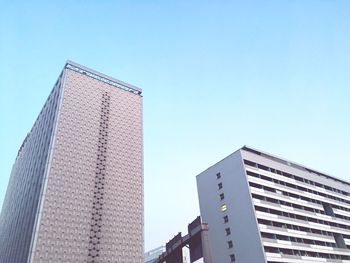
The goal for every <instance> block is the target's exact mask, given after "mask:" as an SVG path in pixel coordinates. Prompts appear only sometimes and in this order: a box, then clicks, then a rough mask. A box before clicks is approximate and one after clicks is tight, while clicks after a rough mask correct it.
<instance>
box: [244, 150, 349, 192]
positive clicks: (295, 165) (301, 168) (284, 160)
mask: <svg viewBox="0 0 350 263" xmlns="http://www.w3.org/2000/svg"><path fill="white" fill-rule="evenodd" d="M240 150H243V151H248V152H251V153H254V154H257V155H260V156H262V157H265V158H269V159H271V160H273V161H276V162H279V163H282V164H285V165H288V166H291V167H294V168H296V169H299V170H302V171H306V172H309V173H314V174H317V175H319V176H323V177H326V178H328V179H332V180H335V181H337V182H340V183H343V184H346V185H348V186H350V182H349V181H346V180H343V179H340V178H338V177H335V176H331V175H329V174H326V173H323V172H319V171H316V170H314V169H311V168H308V167H306V166H304V165H301V164H298V163H296V162H292V161H289V160H287V159H285V158H281V157H279V156H276V155H273V154H270V153H267V152H263V151H261V150H258V149H256V148H253V147H250V146H248V145H244V146H243V147H242V148H240Z"/></svg>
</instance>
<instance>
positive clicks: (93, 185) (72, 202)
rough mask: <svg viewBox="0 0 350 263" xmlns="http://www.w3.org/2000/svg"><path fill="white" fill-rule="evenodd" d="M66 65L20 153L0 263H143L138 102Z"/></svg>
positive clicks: (0, 235)
mask: <svg viewBox="0 0 350 263" xmlns="http://www.w3.org/2000/svg"><path fill="white" fill-rule="evenodd" d="M141 92H142V91H141V90H140V89H139V88H137V87H135V86H132V85H130V84H127V83H124V82H122V81H119V80H116V79H114V78H111V77H108V76H106V75H104V74H101V73H98V72H96V71H94V70H91V69H88V68H86V67H83V66H81V65H78V64H76V63H73V62H71V61H68V62H67V63H66V64H65V66H64V68H63V71H62V73H61V74H60V76H59V78H58V80H57V82H56V84H55V86H54V88H53V90H52V92H51V93H50V95H49V97H48V99H47V101H46V103H45V105H44V107H43V109H42V110H41V112H40V114H39V116H38V118H37V120H36V121H35V123H34V126H33V127H32V129H31V131H30V132H29V133H28V135H27V137H26V138H25V140H24V142H23V144H22V146H21V147H20V149H19V151H18V155H17V157H16V161H15V163H14V165H13V168H12V172H11V177H10V181H9V185H8V188H7V192H6V197H5V201H4V204H3V207H2V211H1V216H0V244H1V245H0V262H8V263H12V262H13V263H15V262H19V263H23V262H28V263H32V262H33V263H34V262H88V263H93V262H135V263H136V262H137V263H140V262H142V257H143V139H142V96H141Z"/></svg>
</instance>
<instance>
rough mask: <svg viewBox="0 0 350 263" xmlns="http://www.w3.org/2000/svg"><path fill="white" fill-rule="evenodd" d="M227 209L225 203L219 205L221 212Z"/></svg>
mask: <svg viewBox="0 0 350 263" xmlns="http://www.w3.org/2000/svg"><path fill="white" fill-rule="evenodd" d="M226 210H227V205H226V204H223V205H222V206H221V211H222V212H225V211H226Z"/></svg>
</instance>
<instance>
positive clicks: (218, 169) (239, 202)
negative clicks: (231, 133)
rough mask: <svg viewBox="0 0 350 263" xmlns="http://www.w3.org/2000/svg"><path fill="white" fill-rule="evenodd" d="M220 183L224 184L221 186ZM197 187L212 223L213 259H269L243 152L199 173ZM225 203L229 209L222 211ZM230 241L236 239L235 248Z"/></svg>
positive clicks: (255, 261) (202, 209)
mask: <svg viewBox="0 0 350 263" xmlns="http://www.w3.org/2000/svg"><path fill="white" fill-rule="evenodd" d="M219 173H220V175H219V177H220V178H218V174H219ZM219 184H222V188H221V189H219V188H220V187H219ZM197 188H198V195H199V204H200V212H201V216H202V221H203V222H205V223H208V224H209V232H208V235H209V242H210V246H211V250H212V251H211V252H212V257H213V262H242V263H245V262H249V263H263V262H265V259H264V253H263V249H262V245H261V240H260V235H259V230H258V226H257V222H256V219H255V214H254V209H253V206H252V202H251V196H250V192H249V188H248V183H247V179H246V175H245V170H244V166H243V162H242V158H241V155H240V152H239V151H237V152H235V153H234V154H232V155H230V156H228V157H227V158H225V159H223V160H222V161H220V162H218V163H217V164H215V165H213V166H211V167H210V168H208V169H207V170H206V171H204V172H203V173H201V174H199V175H198V176H197ZM222 194H224V198H223V199H222V200H221V198H222V197H220V195H222ZM223 205H226V208H227V209H226V210H225V211H222V207H223ZM225 216H227V218H228V222H225V220H224V217H225ZM226 229H229V231H230V234H228V233H227V232H226ZM229 241H232V244H233V247H232V248H230V247H229V243H228V242H229ZM231 255H234V257H235V261H233V259H231ZM231 260H232V261H231Z"/></svg>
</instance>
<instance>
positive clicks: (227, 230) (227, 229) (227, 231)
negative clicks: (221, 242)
mask: <svg viewBox="0 0 350 263" xmlns="http://www.w3.org/2000/svg"><path fill="white" fill-rule="evenodd" d="M225 231H226V236H228V235H231V229H230V228H229V227H228V228H225Z"/></svg>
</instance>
